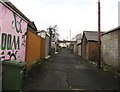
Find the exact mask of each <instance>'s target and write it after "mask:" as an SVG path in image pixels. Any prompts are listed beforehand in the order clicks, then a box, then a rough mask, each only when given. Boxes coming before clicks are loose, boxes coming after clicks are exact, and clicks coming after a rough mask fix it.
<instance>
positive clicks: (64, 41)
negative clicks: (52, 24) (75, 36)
mask: <svg viewBox="0 0 120 92" xmlns="http://www.w3.org/2000/svg"><path fill="white" fill-rule="evenodd" d="M67 42H68V43H76V42H77V41H67V40H63V41H61V40H59V43H67Z"/></svg>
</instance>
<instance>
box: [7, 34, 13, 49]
mask: <svg viewBox="0 0 120 92" xmlns="http://www.w3.org/2000/svg"><path fill="white" fill-rule="evenodd" d="M11 42H12V35H10V34H8V39H7V49H8V50H10V49H12V45H11Z"/></svg>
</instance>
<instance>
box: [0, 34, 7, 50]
mask: <svg viewBox="0 0 120 92" xmlns="http://www.w3.org/2000/svg"><path fill="white" fill-rule="evenodd" d="M6 39H7V34H5V33H2V39H1V49H2V50H4V49H6Z"/></svg>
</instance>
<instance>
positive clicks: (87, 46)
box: [81, 31, 103, 61]
mask: <svg viewBox="0 0 120 92" xmlns="http://www.w3.org/2000/svg"><path fill="white" fill-rule="evenodd" d="M102 33H103V32H102ZM81 42H82V45H81V48H82V57H83V58H85V59H87V60H91V61H97V60H98V31H84V32H83V36H82V40H81Z"/></svg>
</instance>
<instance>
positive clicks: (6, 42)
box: [1, 33, 20, 50]
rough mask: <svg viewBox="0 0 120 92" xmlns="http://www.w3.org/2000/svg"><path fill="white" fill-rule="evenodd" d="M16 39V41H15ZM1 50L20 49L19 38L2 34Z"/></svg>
mask: <svg viewBox="0 0 120 92" xmlns="http://www.w3.org/2000/svg"><path fill="white" fill-rule="evenodd" d="M16 37H17V39H16ZM1 49H2V50H4V49H7V50H10V49H20V37H19V36H15V35H14V36H12V35H11V34H8V35H7V34H5V33H2V39H1Z"/></svg>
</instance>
